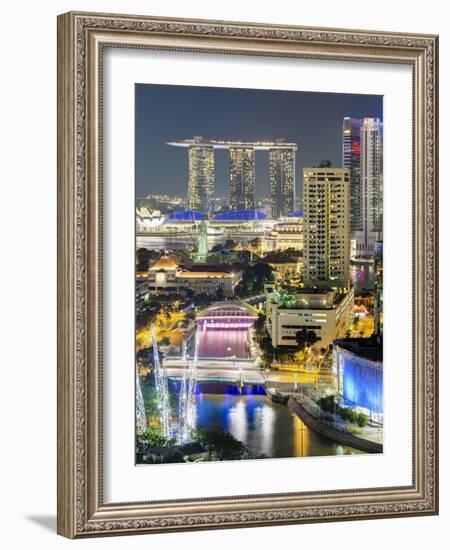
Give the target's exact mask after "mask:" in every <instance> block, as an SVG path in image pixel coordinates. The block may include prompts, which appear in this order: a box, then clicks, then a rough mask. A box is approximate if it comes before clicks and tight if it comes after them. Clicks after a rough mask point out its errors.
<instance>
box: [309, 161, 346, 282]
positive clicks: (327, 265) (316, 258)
mask: <svg viewBox="0 0 450 550" xmlns="http://www.w3.org/2000/svg"><path fill="white" fill-rule="evenodd" d="M349 188H350V170H348V169H347V168H332V167H330V166H323V167H319V168H305V169H304V170H303V206H304V258H305V266H304V282H305V286H312V287H314V286H317V287H331V288H333V287H336V288H348V287H349V286H350V265H349V263H350V262H349V260H350V213H349V210H350V208H349V205H350V189H349Z"/></svg>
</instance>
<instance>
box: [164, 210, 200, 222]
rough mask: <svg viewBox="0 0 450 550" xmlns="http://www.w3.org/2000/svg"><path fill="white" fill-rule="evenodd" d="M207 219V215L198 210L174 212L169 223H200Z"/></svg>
mask: <svg viewBox="0 0 450 550" xmlns="http://www.w3.org/2000/svg"><path fill="white" fill-rule="evenodd" d="M204 219H205V214H203V213H202V212H197V211H196V210H183V212H174V213H173V214H170V216H169V222H188V223H189V222H199V221H202V220H204Z"/></svg>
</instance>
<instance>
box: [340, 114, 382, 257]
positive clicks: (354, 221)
mask: <svg viewBox="0 0 450 550" xmlns="http://www.w3.org/2000/svg"><path fill="white" fill-rule="evenodd" d="M342 166H343V167H344V168H349V169H350V231H351V238H352V239H354V240H355V253H356V256H373V255H374V251H375V241H376V239H377V233H379V232H380V231H381V230H382V225H383V124H382V122H381V121H380V119H379V118H363V119H356V118H349V117H345V118H344V123H343V134H342Z"/></svg>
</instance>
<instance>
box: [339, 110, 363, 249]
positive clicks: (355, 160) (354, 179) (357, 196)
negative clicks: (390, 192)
mask: <svg viewBox="0 0 450 550" xmlns="http://www.w3.org/2000/svg"><path fill="white" fill-rule="evenodd" d="M361 122H362V121H361V119H359V118H350V117H345V118H344V123H343V127H342V167H343V168H348V169H349V170H350V234H351V237H352V238H355V236H356V232H357V231H362V208H361V204H362V198H361V160H360V157H361Z"/></svg>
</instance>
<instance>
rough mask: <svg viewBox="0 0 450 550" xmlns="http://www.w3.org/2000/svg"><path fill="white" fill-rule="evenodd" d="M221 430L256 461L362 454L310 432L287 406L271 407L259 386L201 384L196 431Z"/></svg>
mask: <svg viewBox="0 0 450 550" xmlns="http://www.w3.org/2000/svg"><path fill="white" fill-rule="evenodd" d="M214 426H218V427H222V428H223V429H224V430H225V431H227V432H230V433H231V434H232V435H233V436H234V437H235V438H236V439H238V440H239V441H242V442H243V443H244V444H245V445H246V447H247V448H248V450H249V452H250V454H251V455H252V456H255V457H267V458H283V457H300V456H325V455H339V454H354V453H359V451H357V450H355V449H351V448H350V447H345V446H343V445H339V444H337V443H334V442H333V441H331V440H329V439H327V438H325V437H323V436H321V435H319V434H318V433H316V432H314V431H312V430H310V429H309V428H308V427H307V426H305V425H304V424H303V422H301V420H300V419H299V418H298V417H297V416H295V415H293V414H292V413H291V412H290V411H289V409H288V407H287V406H286V405H279V404H277V403H272V401H271V400H270V398H268V397H267V396H266V395H265V394H264V390H263V388H261V387H259V386H251V385H248V386H245V387H244V388H243V392H242V394H241V393H240V392H239V389H238V388H237V387H236V386H235V385H227V384H221V383H216V384H213V383H207V384H199V385H198V388H197V421H196V427H197V429H201V428H212V427H214Z"/></svg>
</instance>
